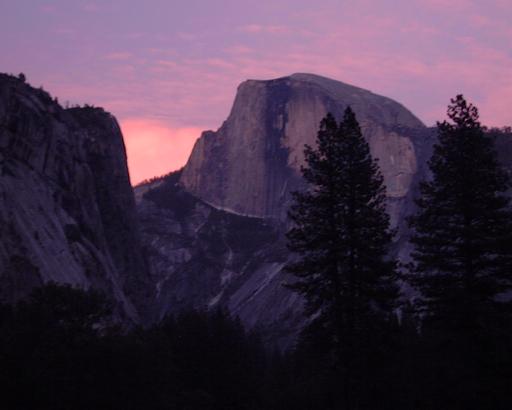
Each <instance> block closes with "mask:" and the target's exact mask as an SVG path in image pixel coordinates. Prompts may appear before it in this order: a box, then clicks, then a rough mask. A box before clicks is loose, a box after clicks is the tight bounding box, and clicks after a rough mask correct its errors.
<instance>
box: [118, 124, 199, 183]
mask: <svg viewBox="0 0 512 410" xmlns="http://www.w3.org/2000/svg"><path fill="white" fill-rule="evenodd" d="M121 129H122V131H123V137H124V143H125V146H126V153H127V156H128V168H129V170H130V180H131V183H132V185H137V184H138V183H139V182H142V181H143V180H145V179H150V178H152V177H155V176H160V175H164V174H167V173H168V172H170V171H174V170H177V169H179V168H181V167H182V166H184V165H185V163H186V161H187V159H188V156H189V154H190V152H191V151H192V147H193V146H194V142H195V141H196V139H197V138H198V137H199V135H200V134H201V131H202V130H201V129H200V128H194V127H172V126H169V125H168V124H166V123H164V122H162V121H157V120H147V119H137V118H132V119H126V120H124V121H121Z"/></svg>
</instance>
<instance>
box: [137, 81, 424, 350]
mask: <svg viewBox="0 0 512 410" xmlns="http://www.w3.org/2000/svg"><path fill="white" fill-rule="evenodd" d="M347 105H351V106H352V108H353V109H354V110H355V112H356V114H357V116H358V119H359V121H360V123H361V126H362V129H363V133H364V135H365V137H366V138H367V139H368V141H369V143H370V147H371V150H372V153H373V155H374V156H375V157H377V158H379V162H380V166H381V170H382V173H383V175H384V178H385V183H386V185H387V195H388V211H389V212H390V214H391V219H392V223H393V225H394V226H395V227H398V228H399V235H398V236H397V238H396V244H395V252H396V253H397V254H403V256H404V257H406V256H407V253H408V249H407V227H406V226H405V223H404V219H405V216H406V215H407V214H410V213H411V212H412V211H413V210H414V204H413V197H414V193H415V191H416V190H417V182H418V178H419V176H420V175H423V174H424V173H425V164H426V159H427V158H428V156H429V155H430V151H431V146H432V142H433V131H432V130H431V129H428V128H426V127H425V126H424V125H423V124H422V123H421V121H420V120H418V119H417V118H416V117H415V116H414V115H413V114H411V113H410V112H409V111H408V110H407V109H406V108H404V107H403V106H402V105H400V104H399V103H397V102H395V101H393V100H390V99H389V98H386V97H382V96H378V95H376V94H373V93H371V92H369V91H366V90H363V89H361V88H357V87H353V86H350V85H346V84H343V83H341V82H338V81H334V80H330V79H327V78H323V77H319V76H316V75H312V74H294V75H292V76H289V77H284V78H279V79H276V80H269V81H254V80H249V81H246V82H244V83H242V84H241V85H240V86H239V87H238V93H237V95H236V98H235V102H234V105H233V108H232V110H231V113H230V115H229V117H228V119H227V120H226V121H225V122H224V123H223V125H222V126H221V127H220V129H219V130H218V131H216V132H213V131H206V132H204V133H203V134H202V136H201V138H200V139H199V140H198V141H197V142H196V145H195V147H194V149H193V152H192V154H191V156H190V158H189V160H188V162H187V164H186V166H185V168H184V169H183V171H181V172H180V173H176V174H173V175H172V176H169V177H167V178H164V179H162V180H158V181H155V182H153V184H154V187H153V188H152V186H151V184H147V185H144V186H140V187H137V188H136V193H137V191H139V192H140V193H139V194H137V197H139V198H140V202H139V206H138V209H139V213H140V215H141V223H142V229H143V238H144V243H145V244H146V247H147V248H149V249H151V253H150V255H149V261H150V264H151V266H152V268H151V270H152V275H153V278H154V280H155V283H156V287H157V290H158V292H157V297H156V299H155V302H156V305H155V314H156V317H157V318H159V317H162V316H164V315H165V314H166V313H168V312H173V311H175V310H176V309H180V308H181V307H182V306H196V307H198V306H209V307H213V306H224V307H226V308H227V309H229V310H230V311H231V312H233V313H235V314H237V315H239V316H240V317H241V319H242V321H243V322H244V323H245V324H246V325H247V326H249V327H259V328H261V329H263V331H264V333H265V334H266V335H267V337H268V338H269V339H270V340H273V341H275V342H277V343H279V344H280V345H282V346H284V345H287V344H288V343H290V341H291V340H292V339H293V337H292V336H293V335H294V334H295V333H296V332H297V330H299V329H300V327H301V326H302V323H303V318H302V316H301V309H302V302H301V300H300V298H298V297H297V295H296V294H294V293H293V292H291V291H290V290H288V289H286V288H285V287H284V286H282V285H283V283H284V282H286V281H289V280H290V278H288V277H287V275H286V274H285V273H284V272H283V271H282V269H283V266H284V265H285V264H286V262H287V261H288V259H289V258H290V255H289V252H288V251H287V249H286V242H285V239H284V232H285V231H286V229H287V221H286V212H287V209H288V206H289V204H290V192H291V191H293V190H296V189H299V188H301V187H302V186H303V185H302V179H301V175H300V166H301V165H303V162H304V159H303V149H304V144H310V145H314V144H315V138H316V133H317V130H318V126H319V123H320V120H321V119H322V118H323V117H324V116H325V115H326V114H327V112H331V113H333V114H334V115H335V116H337V117H341V115H342V113H343V111H344V110H345V108H346V107H347ZM143 192H145V194H143ZM178 198H181V200H180V199H178ZM185 198H188V199H187V200H186V201H185ZM187 204H188V205H187ZM183 210H186V212H183Z"/></svg>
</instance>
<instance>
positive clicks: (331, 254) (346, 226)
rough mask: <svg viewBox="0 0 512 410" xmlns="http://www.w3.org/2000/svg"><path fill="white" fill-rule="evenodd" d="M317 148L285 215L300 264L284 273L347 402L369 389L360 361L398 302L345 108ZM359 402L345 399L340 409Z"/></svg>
mask: <svg viewBox="0 0 512 410" xmlns="http://www.w3.org/2000/svg"><path fill="white" fill-rule="evenodd" d="M316 142H317V147H316V149H314V148H312V147H310V146H306V147H305V151H304V154H305V161H306V166H305V167H303V168H302V173H303V176H304V179H305V181H306V182H307V184H308V189H307V190H306V191H304V192H297V193H295V194H294V204H293V205H292V207H291V209H290V212H289V217H290V219H291V221H292V222H293V228H292V229H291V230H290V231H289V233H288V241H289V243H288V244H289V248H290V250H292V251H293V252H295V253H296V254H297V255H298V257H297V260H296V261H295V262H294V263H292V264H290V265H289V266H288V271H290V272H291V273H292V274H293V275H294V276H295V278H296V282H295V283H293V284H292V285H291V287H292V289H295V290H296V291H297V292H299V293H301V294H302V295H304V297H305V300H306V310H307V314H309V315H310V317H311V318H313V320H312V322H311V324H310V326H309V327H308V329H306V333H305V334H309V335H310V336H311V337H312V338H314V339H315V342H316V343H317V344H318V343H322V348H323V349H326V350H328V351H329V356H330V358H331V361H332V362H333V363H334V365H335V367H336V368H337V369H338V370H339V371H341V372H344V374H345V376H346V378H345V380H346V382H347V383H346V384H345V386H344V387H345V394H352V396H354V395H355V396H357V393H355V391H356V390H358V388H359V387H361V385H362V384H363V383H369V382H370V381H369V380H362V378H364V377H365V376H364V375H363V374H361V370H362V369H363V368H364V367H367V365H365V364H363V362H362V361H363V360H370V359H369V357H370V356H371V353H372V349H373V347H375V345H374V344H373V342H374V341H376V340H378V339H379V334H382V328H383V326H385V323H386V322H387V321H388V320H390V319H391V318H392V312H393V309H394V308H395V306H396V300H397V296H398V289H397V286H396V283H395V268H396V264H395V261H394V260H392V259H390V258H389V247H390V245H391V241H392V231H391V230H390V227H389V217H388V215H387V213H386V210H385V207H386V197H385V187H384V184H383V178H382V175H381V174H380V172H379V170H378V165H377V163H376V161H375V160H374V159H372V157H371V155H370V149H369V146H368V143H367V142H366V141H365V139H364V138H363V136H362V133H361V129H360V127H359V124H358V122H357V120H356V116H355V114H354V112H353V111H352V110H351V109H350V107H349V108H347V109H346V111H345V114H344V117H343V121H342V122H341V123H340V124H339V125H338V124H337V123H336V121H335V119H334V117H333V116H332V115H330V114H328V115H327V116H326V117H325V118H324V119H323V120H322V122H321V125H320V130H319V132H318V136H317V141H316ZM357 400H359V399H358V398H356V397H346V398H345V401H344V408H356V407H357V405H356V403H355V402H356V401H357Z"/></svg>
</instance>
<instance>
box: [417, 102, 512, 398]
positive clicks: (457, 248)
mask: <svg viewBox="0 0 512 410" xmlns="http://www.w3.org/2000/svg"><path fill="white" fill-rule="evenodd" d="M448 117H449V118H450V120H451V122H447V121H444V122H442V123H438V137H439V141H438V143H437V145H435V147H434V153H433V156H432V158H431V160H430V162H429V166H430V169H431V171H432V179H431V180H430V181H428V182H423V183H422V184H421V187H420V189H421V197H420V198H419V199H418V200H417V205H418V207H419V211H418V213H417V215H416V216H415V217H413V218H412V219H411V221H410V225H411V227H412V229H413V237H412V243H413V245H414V251H413V253H412V257H413V272H412V274H411V275H410V278H411V279H410V280H411V283H412V285H413V286H414V287H416V289H417V290H418V291H419V294H420V297H419V299H418V302H417V305H416V306H417V310H418V311H419V313H420V315H421V317H422V318H423V333H424V335H425V338H426V340H429V341H430V342H431V343H432V346H431V347H432V348H433V350H432V352H433V353H432V352H431V353H432V354H433V355H434V359H436V358H437V359H438V360H437V362H438V363H437V364H439V366H440V367H437V368H436V369H435V370H434V372H433V374H434V375H433V376H432V377H433V379H436V380H431V381H432V383H437V384H439V385H440V384H443V382H441V381H440V380H439V379H438V378H437V376H436V375H443V377H446V378H447V379H446V380H444V384H445V386H444V387H442V389H448V390H449V388H448V385H450V384H453V389H452V390H450V391H449V392H448V390H445V391H444V393H443V392H442V391H441V390H442V389H441V390H440V391H438V392H437V394H438V395H439V397H438V400H439V401H440V403H438V405H440V404H441V402H442V404H443V405H444V406H447V407H446V408H448V407H450V406H451V408H478V406H484V407H481V408H500V407H499V406H498V405H497V404H496V403H494V404H493V403H492V402H491V401H485V400H490V397H492V396H494V397H497V392H496V391H494V392H493V393H492V392H491V391H489V389H494V388H495V387H497V385H499V384H500V383H501V382H502V381H503V380H504V379H503V378H502V379H501V380H499V379H500V376H496V374H497V373H496V370H497V368H496V369H493V366H501V365H500V364H499V362H500V360H505V357H501V358H500V357H499V354H498V351H499V350H500V349H503V348H504V345H501V347H500V346H499V345H498V343H499V341H500V340H503V338H504V337H505V338H506V333H507V330H506V329H507V328H508V323H509V319H510V313H511V310H510V307H511V306H510V303H508V302H506V298H505V299H504V296H505V295H506V294H507V292H510V291H511V290H512V212H511V208H510V203H509V199H508V197H507V196H506V194H505V193H506V191H507V189H508V188H509V187H510V183H509V180H508V178H507V175H506V173H505V172H504V171H503V170H502V169H501V168H500V166H499V164H498V161H497V155H496V152H495V150H494V144H493V140H492V137H491V136H489V135H487V134H486V133H485V129H484V128H483V127H482V126H481V125H480V122H479V121H478V111H477V109H476V107H474V106H473V105H471V104H468V103H467V102H466V101H465V99H464V98H463V97H462V96H461V95H458V96H457V97H456V98H455V99H453V100H452V101H451V105H450V106H449V107H448ZM505 350H506V349H505ZM432 363H434V364H435V363H436V360H433V361H432ZM509 364H510V363H509ZM495 376H496V377H497V378H495ZM456 386H459V387H456ZM486 389H487V390H486ZM502 392H503V391H502ZM448 397H450V399H453V400H454V401H453V402H452V403H451V404H450V403H447V400H448ZM461 403H463V404H461ZM475 406H476V407H475Z"/></svg>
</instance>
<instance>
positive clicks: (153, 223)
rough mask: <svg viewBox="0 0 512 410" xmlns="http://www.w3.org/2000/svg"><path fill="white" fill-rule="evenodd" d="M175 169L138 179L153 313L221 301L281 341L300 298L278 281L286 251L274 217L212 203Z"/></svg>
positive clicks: (296, 318)
mask: <svg viewBox="0 0 512 410" xmlns="http://www.w3.org/2000/svg"><path fill="white" fill-rule="evenodd" d="M179 176H180V173H179V172H177V173H174V174H171V175H170V176H168V177H165V178H164V179H162V180H160V181H155V182H154V183H153V184H149V185H142V186H139V187H136V188H135V191H136V192H137V191H139V192H141V191H142V192H144V191H146V192H145V193H143V194H142V195H140V196H138V197H139V198H140V202H139V213H140V218H141V226H142V230H143V240H144V243H145V244H146V247H147V248H148V250H149V254H148V256H149V260H150V261H151V268H152V269H151V272H152V282H153V283H154V284H155V288H156V297H155V300H154V305H153V312H154V315H153V318H152V320H153V321H158V320H159V319H161V318H163V317H164V316H165V315H166V314H169V313H176V312H178V311H180V310H182V309H187V308H192V307H194V308H206V309H211V308H218V307H221V308H225V309H228V310H229V311H230V312H231V313H232V314H234V315H236V316H239V317H240V319H241V320H242V321H243V323H244V324H245V325H246V326H247V327H248V328H255V327H259V328H261V330H262V331H263V332H264V334H265V336H266V337H267V338H268V340H270V341H272V342H273V343H277V344H279V345H281V346H286V345H287V344H288V343H289V342H290V340H291V337H290V335H293V334H295V333H296V332H297V330H298V329H299V328H300V326H301V323H302V318H301V317H300V315H297V312H300V308H301V301H300V299H299V298H298V297H297V295H296V294H294V293H293V292H290V291H288V290H286V289H284V287H283V286H282V284H283V282H284V281H286V280H287V278H286V275H284V274H283V272H282V268H283V266H284V264H285V263H286V261H287V260H288V251H287V249H286V246H285V242H284V240H283V239H284V238H283V236H282V229H280V226H279V225H276V223H275V220H265V219H262V218H253V217H247V216H240V215H236V214H233V213H230V212H225V211H222V210H219V209H216V208H214V207H212V206H210V205H208V204H206V203H205V202H203V201H201V200H200V199H197V198H195V197H194V196H192V195H191V194H189V193H187V192H186V191H184V190H183V189H182V188H181V187H180V186H179V185H178V184H177V181H178V179H179Z"/></svg>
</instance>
